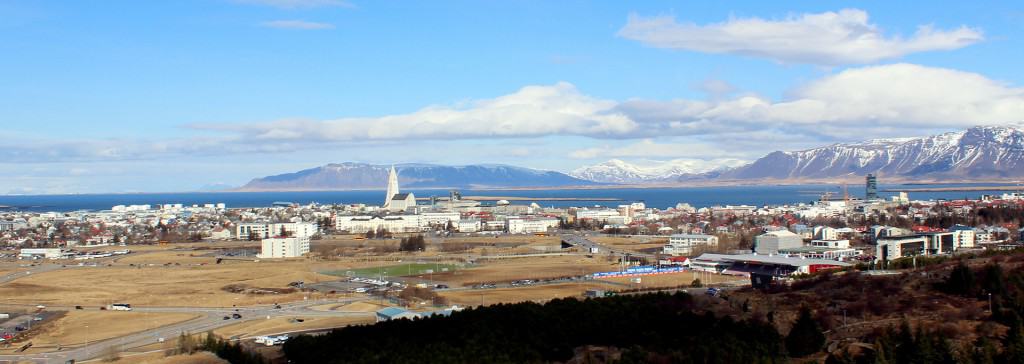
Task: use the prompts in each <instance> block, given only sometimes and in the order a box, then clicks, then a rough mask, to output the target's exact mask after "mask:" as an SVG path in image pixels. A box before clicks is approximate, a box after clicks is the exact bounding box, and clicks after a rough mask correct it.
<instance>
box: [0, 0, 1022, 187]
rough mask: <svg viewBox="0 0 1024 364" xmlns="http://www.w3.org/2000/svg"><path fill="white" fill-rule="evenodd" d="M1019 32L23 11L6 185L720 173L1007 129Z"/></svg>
mask: <svg viewBox="0 0 1024 364" xmlns="http://www.w3.org/2000/svg"><path fill="white" fill-rule="evenodd" d="M922 27H923V28H922ZM921 29H924V30H921ZM1019 34H1024V6H1022V5H1020V4H1019V3H1016V2H991V3H986V4H985V5H984V6H978V5H974V4H969V3H963V2H934V3H931V4H930V6H920V5H917V4H912V3H909V2H863V3H857V2H853V3H851V2H841V3H840V2H828V1H806V2H756V1H747V2H659V1H650V2H583V1H536V2H526V1H523V2H478V1H450V2H425V1H423V2H397V1H373V2H363V1H358V0H353V1H344V2H343V1H337V0H205V1H200V0H193V1H175V2H138V1H103V2H68V1H19V0H8V1H4V2H2V3H0V54H3V57H0V79H2V80H3V81H2V84H3V86H0V121H2V125H3V126H4V127H3V128H2V130H0V136H2V138H3V139H2V140H3V142H2V144H0V157H2V160H3V161H4V162H0V166H2V167H3V169H2V171H0V193H4V192H8V193H77V192H130V191H181V190H194V189H197V188H200V187H202V186H204V185H209V184H215V183H224V184H229V185H240V184H243V183H245V182H246V181H248V180H249V179H251V178H253V177H259V176H263V175H269V174H277V173H282V172H288V171H294V170H298V169H303V168H308V167H312V166H316V165H322V164H325V163H330V162H342V161H362V162H371V163H402V162H427V163H441V164H469V163H507V164H514V165H521V166H527V167H534V168H544V169H553V170H560V171H570V170H572V169H574V168H577V167H580V166H583V165H588V164H594V163H599V162H602V161H605V160H607V159H611V158H619V159H624V160H627V161H632V162H636V163H655V162H654V161H668V160H686V161H691V162H693V163H695V164H696V165H700V166H702V168H714V167H716V166H722V165H734V164H736V163H741V162H742V161H749V160H752V159H756V158H757V157H759V156H760V155H763V154H764V153H766V152H770V151H773V150H793V149H801V148H808V147H813V146H819V145H823V144H829V143H834V142H842V141H856V140H862V139H868V138H880V137H906V136H920V135H924V134H928V133H937V132H943V131H950V130H957V129H962V128H964V127H968V126H971V125H979V124H1014V123H1019V122H1021V121H1024V106H1022V105H1024V91H1022V87H1024V86H1022V85H1024V79H1022V77H1024V76H1022V74H1021V73H1020V70H1019V62H1018V61H1017V60H1020V59H1024V44H1022V40H1021V37H1020V36H1019Z"/></svg>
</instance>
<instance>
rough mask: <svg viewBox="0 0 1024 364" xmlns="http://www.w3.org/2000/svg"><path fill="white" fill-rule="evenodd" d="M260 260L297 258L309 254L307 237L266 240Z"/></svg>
mask: <svg viewBox="0 0 1024 364" xmlns="http://www.w3.org/2000/svg"><path fill="white" fill-rule="evenodd" d="M262 245H263V246H262V249H261V250H260V255H259V257H260V258H297V257H301V256H302V255H303V254H306V253H309V238H308V237H287V238H266V239H263V241H262Z"/></svg>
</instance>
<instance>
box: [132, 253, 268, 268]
mask: <svg viewBox="0 0 1024 364" xmlns="http://www.w3.org/2000/svg"><path fill="white" fill-rule="evenodd" d="M209 253H212V251H179V250H158V251H147V252H141V253H138V254H129V255H128V256H125V257H123V258H120V259H118V260H117V263H115V265H131V264H135V265H149V264H154V265H163V264H180V265H194V264H215V263H216V262H217V258H214V257H212V256H203V255H207V254H209ZM253 259H256V258H255V257H253Z"/></svg>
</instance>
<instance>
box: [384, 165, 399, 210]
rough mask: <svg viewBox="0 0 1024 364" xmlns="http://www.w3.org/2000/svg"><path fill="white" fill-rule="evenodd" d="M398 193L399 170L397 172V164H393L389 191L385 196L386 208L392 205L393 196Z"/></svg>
mask: <svg viewBox="0 0 1024 364" xmlns="http://www.w3.org/2000/svg"><path fill="white" fill-rule="evenodd" d="M398 193H399V192H398V172H395V165H394V164H392V165H391V171H390V172H388V191H387V192H386V195H385V196H384V208H387V207H389V206H391V198H392V197H395V195H397V194H398Z"/></svg>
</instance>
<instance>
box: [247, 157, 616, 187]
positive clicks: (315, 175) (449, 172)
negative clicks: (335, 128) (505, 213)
mask: <svg viewBox="0 0 1024 364" xmlns="http://www.w3.org/2000/svg"><path fill="white" fill-rule="evenodd" d="M390 167H391V166H385V165H374V164H367V163H352V162H346V163H332V164H328V165H325V166H320V167H316V168H310V169H305V170H301V171H298V172H294V173H284V174H279V175H274V176H267V177H262V178H256V179H253V180H252V181H249V183H247V184H245V185H244V186H242V187H240V188H239V190H241V191H275V190H336V189H383V188H384V187H385V185H386V183H387V176H388V169H389V168H390ZM395 169H396V170H397V171H398V182H399V185H400V186H401V187H402V188H403V189H404V188H447V187H451V188H482V187H489V188H500V187H563V186H587V185H594V184H596V183H595V182H592V181H587V180H582V179H578V178H574V177H571V176H568V175H566V174H564V173H560V172H554V171H542V170H536V169H529V168H522V167H515V166H508V165H500V164H479V165H466V166H443V165H434V164H397V165H395Z"/></svg>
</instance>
